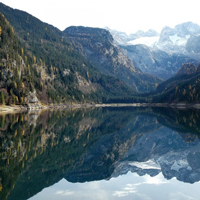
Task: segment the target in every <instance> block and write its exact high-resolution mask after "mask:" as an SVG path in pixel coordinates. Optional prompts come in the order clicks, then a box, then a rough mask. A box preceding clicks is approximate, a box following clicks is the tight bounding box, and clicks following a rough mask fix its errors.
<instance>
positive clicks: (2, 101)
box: [1, 91, 5, 105]
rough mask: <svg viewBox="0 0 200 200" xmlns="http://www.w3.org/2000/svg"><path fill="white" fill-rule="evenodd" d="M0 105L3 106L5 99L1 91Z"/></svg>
mask: <svg viewBox="0 0 200 200" xmlns="http://www.w3.org/2000/svg"><path fill="white" fill-rule="evenodd" d="M1 103H2V105H5V98H4V93H3V91H1Z"/></svg>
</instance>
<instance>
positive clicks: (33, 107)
mask: <svg viewBox="0 0 200 200" xmlns="http://www.w3.org/2000/svg"><path fill="white" fill-rule="evenodd" d="M91 107H94V108H95V107H97V108H98V107H165V108H166V107H170V108H178V109H187V108H192V109H200V103H194V104H191V103H169V104H168V103H127V104H126V103H114V104H94V103H87V104H52V105H41V104H27V105H11V106H5V105H2V106H0V114H3V113H17V112H25V111H37V110H44V109H73V108H91Z"/></svg>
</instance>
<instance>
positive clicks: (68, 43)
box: [0, 3, 200, 108]
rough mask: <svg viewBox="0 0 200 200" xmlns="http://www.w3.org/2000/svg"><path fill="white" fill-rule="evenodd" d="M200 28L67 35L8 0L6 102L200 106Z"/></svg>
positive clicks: (3, 49)
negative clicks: (12, 5) (183, 104)
mask: <svg viewBox="0 0 200 200" xmlns="http://www.w3.org/2000/svg"><path fill="white" fill-rule="evenodd" d="M199 37H200V26H199V25H197V24H194V23H192V22H186V23H183V24H179V25H177V26H176V27H175V28H170V27H164V28H163V30H162V31H161V33H157V32H156V31H154V30H149V31H147V32H144V31H138V32H136V33H135V34H130V35H127V34H126V33H123V32H119V31H116V30H111V29H109V28H105V29H101V28H91V27H82V26H79V27H76V26H71V27H68V28H66V29H65V30H64V31H60V30H59V29H57V28H56V27H53V26H52V25H49V24H46V23H44V22H42V21H40V20H39V19H37V18H35V17H34V16H32V15H30V14H28V13H26V12H23V11H20V10H17V9H12V8H10V7H8V6H6V5H4V4H2V3H0V104H1V105H2V106H6V105H7V106H15V105H17V106H26V107H36V108H37V107H42V106H44V105H72V104H84V105H86V104H102V103H104V104H107V103H168V104H170V103H175V104H177V103H190V104H198V103H199V102H200V66H199V62H200V46H199V40H200V39H199Z"/></svg>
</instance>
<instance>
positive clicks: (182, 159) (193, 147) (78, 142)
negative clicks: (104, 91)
mask: <svg viewBox="0 0 200 200" xmlns="http://www.w3.org/2000/svg"><path fill="white" fill-rule="evenodd" d="M199 117H200V114H199V112H198V111H196V110H172V109H164V108H162V109H158V108H109V109H108V108H99V109H87V110H86V109H82V110H74V111H69V110H66V111H45V112H41V113H22V114H14V115H2V116H0V156H1V159H0V199H20V200H23V199H28V198H30V197H32V196H34V195H35V194H37V193H38V192H40V191H41V190H43V189H44V188H46V187H48V186H51V185H53V184H55V183H57V182H59V181H60V180H67V181H68V182H71V183H77V182H79V183H82V182H86V181H95V180H113V178H114V177H120V176H121V175H123V174H127V173H128V172H135V173H137V174H138V175H139V176H143V177H146V176H149V177H157V176H160V174H161V172H162V174H163V176H164V177H165V178H166V179H171V178H173V177H176V178H177V179H178V180H180V181H182V182H188V183H194V182H197V181H199V180H200V143H199V131H200V124H199V123H198V122H199ZM134 176H136V174H134ZM63 178H64V179H63ZM107 182H110V181H107ZM66 194H67V193H66ZM68 194H70V190H69V193H68ZM116 194H117V193H116Z"/></svg>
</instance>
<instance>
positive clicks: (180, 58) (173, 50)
mask: <svg viewBox="0 0 200 200" xmlns="http://www.w3.org/2000/svg"><path fill="white" fill-rule="evenodd" d="M109 31H110V32H111V34H112V36H113V38H114V40H115V42H116V43H117V44H118V45H119V46H120V47H121V48H122V49H123V50H124V52H125V53H126V54H127V56H128V57H129V58H131V60H132V62H133V64H134V65H135V67H138V68H139V69H141V70H142V71H143V72H146V73H150V74H153V75H156V76H158V77H160V78H163V79H168V78H170V77H172V76H173V75H175V73H176V72H177V71H178V70H179V69H180V68H181V67H182V65H183V64H184V63H188V62H190V63H193V64H195V65H198V63H199V61H200V26H199V25H198V24H195V23H192V22H186V23H182V24H178V25H177V26H175V27H174V28H170V27H168V26H166V27H164V28H163V29H162V31H161V33H160V34H159V33H157V32H156V31H154V30H152V29H150V30H149V31H147V32H144V31H141V30H140V31H137V32H136V33H134V34H130V35H127V34H126V33H123V32H117V31H112V30H109Z"/></svg>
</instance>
